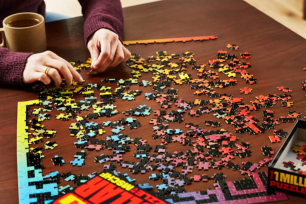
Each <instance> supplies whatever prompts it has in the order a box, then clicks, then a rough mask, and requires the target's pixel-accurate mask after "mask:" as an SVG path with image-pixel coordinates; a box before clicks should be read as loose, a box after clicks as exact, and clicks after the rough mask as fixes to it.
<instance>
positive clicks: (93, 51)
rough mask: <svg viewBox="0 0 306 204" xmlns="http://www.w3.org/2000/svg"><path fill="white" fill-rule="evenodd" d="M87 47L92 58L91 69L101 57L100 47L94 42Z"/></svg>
mask: <svg viewBox="0 0 306 204" xmlns="http://www.w3.org/2000/svg"><path fill="white" fill-rule="evenodd" d="M87 47H88V50H89V52H90V56H91V67H92V68H93V67H94V65H95V64H96V61H97V60H98V57H99V55H100V50H99V49H98V46H96V45H94V44H93V43H92V42H89V43H88V46H87Z"/></svg>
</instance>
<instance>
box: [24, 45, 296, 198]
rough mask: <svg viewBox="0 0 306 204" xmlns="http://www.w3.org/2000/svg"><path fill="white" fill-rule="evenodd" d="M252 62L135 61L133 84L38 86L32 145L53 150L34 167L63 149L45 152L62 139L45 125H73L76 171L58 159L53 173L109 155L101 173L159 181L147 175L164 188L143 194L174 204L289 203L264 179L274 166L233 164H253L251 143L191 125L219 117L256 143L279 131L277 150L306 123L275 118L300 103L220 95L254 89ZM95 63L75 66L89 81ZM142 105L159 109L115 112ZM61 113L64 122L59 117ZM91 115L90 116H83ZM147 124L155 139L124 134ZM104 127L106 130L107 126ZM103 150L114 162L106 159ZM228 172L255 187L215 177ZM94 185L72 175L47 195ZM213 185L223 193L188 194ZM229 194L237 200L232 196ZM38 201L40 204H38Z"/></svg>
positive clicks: (32, 157) (34, 156) (34, 154)
mask: <svg viewBox="0 0 306 204" xmlns="http://www.w3.org/2000/svg"><path fill="white" fill-rule="evenodd" d="M228 47H229V48H230V49H231V50H233V51H237V50H238V48H239V46H237V45H234V44H232V45H228ZM251 56H252V55H251V54H250V53H248V52H243V53H240V55H236V54H231V53H229V52H228V51H218V52H217V56H216V59H210V60H208V62H207V64H196V62H197V60H196V59H195V54H194V53H191V52H184V53H182V54H168V53H167V52H166V51H160V52H156V55H155V56H149V57H148V58H147V59H144V58H142V57H141V56H140V55H137V54H132V55H131V57H130V59H129V60H128V61H127V62H126V65H127V66H129V67H130V68H131V69H132V70H133V71H132V72H131V75H132V77H133V78H130V79H119V80H118V79H102V80H101V83H100V84H85V83H81V84H80V83H76V82H73V84H72V85H70V86H68V85H66V84H65V83H63V84H62V86H61V87H60V88H44V87H43V86H42V85H36V86H35V87H34V89H35V90H39V89H41V88H42V90H40V91H39V94H38V99H39V101H40V104H39V108H37V107H36V106H35V107H34V108H32V107H30V106H29V107H28V110H27V114H28V116H29V117H28V118H31V119H30V120H28V121H27V124H28V126H29V127H30V129H31V132H30V133H29V134H30V139H29V144H30V145H34V144H35V145H39V144H41V143H42V142H44V145H43V147H40V146H37V147H33V148H31V149H30V150H29V153H28V154H27V160H28V161H29V165H30V166H34V167H35V168H38V169H42V168H43V154H42V153H43V151H44V150H45V149H56V147H57V143H51V142H50V141H47V142H45V140H46V138H47V139H48V138H51V137H55V136H56V134H57V132H56V130H53V129H56V128H55V127H53V129H52V130H48V129H46V127H45V126H44V125H43V123H44V121H46V120H50V119H52V118H55V119H56V120H62V121H71V123H70V126H69V127H68V128H69V131H70V136H71V137H75V139H76V141H75V142H74V145H75V147H76V149H78V150H77V153H76V155H75V156H74V158H71V161H70V162H68V163H70V164H66V163H65V160H66V161H67V159H68V158H63V157H61V156H57V155H56V156H55V157H53V158H52V162H53V164H54V165H58V166H59V168H60V166H62V165H71V167H72V166H78V167H82V166H83V165H88V164H87V163H86V162H85V161H86V159H88V157H90V154H91V153H90V152H92V151H94V152H97V151H103V153H99V154H98V156H96V155H97V154H95V156H94V157H93V158H94V161H95V162H96V163H97V164H99V163H100V164H103V168H104V169H106V170H108V171H114V170H115V169H118V168H127V169H128V170H129V171H130V172H131V174H148V173H150V175H147V177H148V181H150V180H149V179H151V180H154V181H159V184H158V185H156V186H155V187H153V186H150V185H149V184H143V185H140V187H142V188H144V189H146V190H152V189H156V195H157V196H159V197H161V198H163V199H166V200H168V201H169V202H172V203H178V202H187V201H188V202H191V203H193V202H194V203H196V202H216V203H218V202H223V203H224V202H225V201H228V202H229V201H230V200H239V201H241V202H253V201H254V202H255V201H256V202H264V201H272V200H273V199H274V200H282V199H286V196H285V195H284V194H281V193H278V192H274V193H271V192H267V191H266V189H265V183H266V182H267V181H266V180H267V178H266V175H265V173H257V172H255V171H256V170H257V169H259V168H261V167H262V166H266V165H268V164H269V162H270V161H271V160H272V158H265V159H263V160H262V161H258V162H257V163H251V162H248V161H246V162H243V163H242V165H240V164H238V163H234V162H233V161H234V159H235V157H240V158H245V159H246V158H247V157H250V156H251V154H252V151H251V150H250V148H251V144H250V143H249V142H246V141H240V140H239V138H238V137H237V136H235V135H233V134H232V133H230V132H229V131H227V130H225V129H222V128H220V129H214V130H211V129H204V128H202V127H201V126H200V125H199V124H200V122H199V123H198V124H193V123H190V122H188V121H186V117H185V116H186V115H187V114H188V115H189V116H191V117H199V119H201V118H203V117H204V115H205V114H212V115H213V116H215V117H216V119H222V120H223V121H224V122H225V123H227V124H231V125H232V126H233V127H234V128H235V132H236V133H245V132H248V133H249V134H254V135H256V134H261V133H264V132H265V130H269V129H274V135H273V136H269V139H270V140H271V142H272V143H273V142H278V141H280V140H281V139H282V138H283V137H286V136H287V134H288V133H286V132H285V131H283V130H282V129H279V130H277V129H276V126H277V125H279V124H280V123H282V122H283V123H285V122H293V121H294V120H296V119H297V118H299V117H301V114H300V113H297V112H295V111H291V112H289V113H288V116H281V117H280V118H278V119H277V118H274V111H272V110H270V109H272V108H273V106H274V105H276V104H277V102H280V103H281V105H283V106H285V107H291V106H293V102H292V100H291V95H287V94H281V95H277V94H268V95H258V96H255V97H254V100H253V101H250V102H249V103H248V102H245V101H244V99H243V98H242V95H240V96H239V97H234V96H232V95H230V94H220V93H218V92H217V91H216V90H219V89H226V88H230V87H232V88H235V86H236V85H237V83H238V80H237V79H236V78H237V77H238V76H240V77H241V79H242V80H243V82H244V83H247V84H248V85H250V86H253V85H254V84H256V83H257V79H256V78H254V76H253V75H252V74H250V73H249V71H248V70H249V69H250V70H251V68H252V66H251V63H250V62H248V61H245V60H248V59H250V58H251ZM90 62H91V61H90V59H89V60H88V61H87V62H86V63H83V62H81V61H74V62H71V64H72V65H73V66H74V67H75V69H76V70H77V71H79V72H81V70H88V69H89V68H90ZM189 69H193V70H196V72H197V74H196V75H195V76H192V75H191V74H189V73H188V70H189ZM147 73H149V74H153V77H152V80H151V81H148V80H141V79H140V78H141V77H142V75H145V74H147ZM220 74H224V75H225V76H226V77H227V78H228V79H226V80H220V79H219V77H220V76H219V75H220ZM239 83H240V82H239ZM171 85H179V86H190V88H191V89H192V92H193V93H194V94H195V95H197V96H199V98H201V99H196V100H194V101H190V100H186V99H182V98H180V97H179V89H174V88H171ZM114 86H116V88H114ZM135 86H136V87H137V86H138V87H146V88H147V89H149V88H150V89H151V90H152V93H151V92H146V93H142V91H140V90H138V89H137V88H134V87H135ZM176 87H177V86H176ZM278 90H279V91H284V92H290V91H288V90H289V89H288V88H283V87H279V89H278ZM240 93H242V94H252V89H251V88H248V87H245V88H243V89H241V90H240ZM75 95H80V96H83V97H84V99H82V100H79V101H77V100H76V99H75V97H74V96H75ZM141 95H143V97H145V98H146V99H147V100H149V101H155V102H156V103H157V105H158V107H159V108H158V109H156V110H154V109H152V108H151V107H148V106H147V105H145V104H144V105H138V104H137V105H135V106H133V107H134V108H133V109H129V110H126V109H124V107H117V106H116V101H118V100H124V101H131V103H133V101H134V100H137V97H140V96H141ZM53 110H56V111H57V112H60V113H59V114H56V115H54V114H52V112H53ZM258 110H262V113H263V117H264V118H263V119H262V120H259V119H257V118H255V117H254V116H252V115H251V114H252V111H258ZM83 112H86V114H85V115H84V114H83V115H82V113H83ZM118 114H122V116H123V117H122V118H121V119H119V120H117V121H111V120H110V119H111V117H113V116H115V115H118ZM81 115H82V116H81ZM140 116H141V117H151V119H150V122H149V124H151V125H152V126H153V127H152V132H151V133H147V134H146V135H143V136H142V137H133V136H132V135H126V134H124V133H125V132H126V130H128V129H131V130H132V129H138V128H141V123H142V120H141V117H140ZM101 118H103V121H104V122H99V121H101ZM106 118H107V119H106ZM105 119H106V120H105ZM107 120H108V121H107ZM173 123H178V124H180V125H181V126H182V127H183V126H184V127H185V128H188V129H189V130H188V131H186V132H184V131H183V130H181V129H182V128H176V129H174V128H171V125H172V124H173ZM201 123H202V124H203V123H204V125H206V126H209V128H211V127H220V126H221V123H220V122H219V121H212V120H205V119H203V120H201ZM107 128H110V132H107V131H106V129H107ZM123 132H124V133H123ZM150 139H154V140H158V141H160V144H159V145H152V143H150ZM171 143H174V144H176V145H177V146H178V148H177V149H178V150H177V151H174V152H169V151H167V146H168V145H169V144H171ZM180 146H187V147H189V148H188V150H187V151H180ZM131 149H135V151H134V152H131V153H132V155H133V156H134V157H135V159H137V162H132V161H127V160H125V154H128V153H129V152H130V151H131ZM104 150H106V151H108V152H109V153H106V154H105V151H104ZM262 151H263V154H264V155H265V156H268V157H271V155H273V150H272V148H270V147H267V146H264V147H263V148H262ZM114 163H118V164H119V165H115V164H114ZM78 167H75V168H78ZM222 168H229V169H232V170H233V171H235V170H239V172H240V173H241V174H248V176H250V177H251V178H250V179H249V180H247V179H245V180H241V181H237V182H236V183H237V184H236V183H232V182H225V181H224V179H225V178H226V176H225V175H223V174H222V173H215V172H214V174H211V173H210V172H211V169H220V170H222ZM194 171H196V172H200V171H207V173H206V172H205V174H202V173H199V174H194ZM191 174H192V175H191ZM89 178H90V176H83V175H80V176H77V175H74V174H71V173H69V172H68V173H66V174H62V175H59V174H56V173H50V174H49V175H46V176H45V181H42V182H41V185H44V183H46V182H47V181H48V182H57V183H58V182H60V180H61V179H64V180H66V181H74V183H75V184H77V185H79V184H81V183H84V182H86V181H87V180H88V179H89ZM125 178H128V180H129V182H131V181H132V179H131V178H130V177H129V176H128V174H126V176H125ZM254 178H256V179H254ZM209 180H214V182H215V187H216V189H215V190H207V191H200V192H191V193H187V192H185V189H184V187H185V186H187V185H190V184H192V183H193V182H207V181H209ZM255 180H256V181H255ZM246 186H247V187H246ZM234 187H235V188H236V189H234ZM72 189H73V186H61V187H60V188H59V192H60V193H61V194H65V193H67V192H69V191H70V190H72ZM201 190H202V189H201ZM225 191H228V192H226V193H225ZM242 191H243V193H242ZM251 195H252V196H251ZM42 196H46V197H48V196H47V195H42ZM250 196H251V197H250ZM36 197H37V199H39V198H38V197H39V196H36ZM48 198H50V196H49V197H48ZM54 198H55V197H54ZM50 199H52V198H50ZM243 199H245V200H243Z"/></svg>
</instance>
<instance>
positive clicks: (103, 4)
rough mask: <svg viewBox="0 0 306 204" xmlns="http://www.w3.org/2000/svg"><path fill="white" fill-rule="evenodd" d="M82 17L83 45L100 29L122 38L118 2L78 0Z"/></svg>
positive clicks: (114, 0) (112, 0)
mask: <svg viewBox="0 0 306 204" xmlns="http://www.w3.org/2000/svg"><path fill="white" fill-rule="evenodd" d="M79 2H80V4H81V6H82V13H83V16H84V40H85V44H86V45H87V42H88V40H89V38H90V37H91V35H92V34H94V33H95V32H96V31H97V30H99V29H100V28H106V29H109V30H111V31H113V32H115V33H116V34H117V35H118V36H119V38H120V40H121V41H122V38H123V13H122V6H121V2H120V0H79Z"/></svg>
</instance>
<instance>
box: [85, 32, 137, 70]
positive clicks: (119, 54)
mask: <svg viewBox="0 0 306 204" xmlns="http://www.w3.org/2000/svg"><path fill="white" fill-rule="evenodd" d="M87 48H88V50H89V52H90V55H91V60H92V62H91V69H92V71H91V72H90V73H91V74H97V73H100V72H103V71H104V70H106V68H107V67H116V66H117V65H118V64H119V63H121V62H125V61H127V60H128V59H129V57H130V55H131V53H130V51H129V50H128V49H126V48H125V47H124V46H123V45H122V43H121V42H120V40H119V37H118V35H117V34H116V33H114V32H112V31H110V30H108V29H105V28H101V29H99V30H97V31H96V32H95V33H94V34H93V35H92V36H91V38H90V39H89V41H88V44H87Z"/></svg>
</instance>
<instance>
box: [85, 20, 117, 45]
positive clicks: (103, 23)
mask: <svg viewBox="0 0 306 204" xmlns="http://www.w3.org/2000/svg"><path fill="white" fill-rule="evenodd" d="M101 28H105V29H108V30H111V31H113V32H114V33H116V34H117V35H118V36H119V39H120V41H122V37H123V25H122V22H121V21H119V20H118V19H117V18H115V17H113V16H110V15H101V14H97V15H92V16H90V17H88V18H87V19H86V21H85V22H84V40H85V45H86V46H87V43H88V41H89V39H90V37H91V36H92V35H93V34H94V33H95V32H96V31H97V30H99V29H101Z"/></svg>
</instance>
